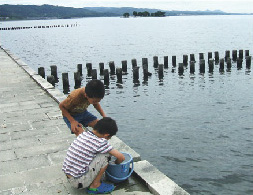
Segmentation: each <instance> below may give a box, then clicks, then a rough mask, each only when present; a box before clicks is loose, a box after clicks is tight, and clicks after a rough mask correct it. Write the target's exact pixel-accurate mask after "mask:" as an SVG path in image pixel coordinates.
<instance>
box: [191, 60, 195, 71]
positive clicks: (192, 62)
mask: <svg viewBox="0 0 253 195" xmlns="http://www.w3.org/2000/svg"><path fill="white" fill-rule="evenodd" d="M190 73H191V74H194V73H195V61H191V62H190Z"/></svg>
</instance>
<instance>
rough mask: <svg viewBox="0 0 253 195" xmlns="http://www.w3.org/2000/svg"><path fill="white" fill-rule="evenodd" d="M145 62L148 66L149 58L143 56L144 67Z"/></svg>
mask: <svg viewBox="0 0 253 195" xmlns="http://www.w3.org/2000/svg"><path fill="white" fill-rule="evenodd" d="M145 64H146V65H147V66H148V58H142V67H143V66H144V65H145Z"/></svg>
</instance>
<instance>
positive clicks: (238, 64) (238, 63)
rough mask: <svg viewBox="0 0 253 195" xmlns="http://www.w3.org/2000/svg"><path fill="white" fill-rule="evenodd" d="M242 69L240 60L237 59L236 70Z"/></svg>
mask: <svg viewBox="0 0 253 195" xmlns="http://www.w3.org/2000/svg"><path fill="white" fill-rule="evenodd" d="M241 68H242V58H237V69H238V70H239V69H241Z"/></svg>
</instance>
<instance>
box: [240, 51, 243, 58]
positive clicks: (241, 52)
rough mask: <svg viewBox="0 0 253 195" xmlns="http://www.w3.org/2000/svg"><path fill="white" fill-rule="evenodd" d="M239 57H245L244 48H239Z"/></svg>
mask: <svg viewBox="0 0 253 195" xmlns="http://www.w3.org/2000/svg"><path fill="white" fill-rule="evenodd" d="M239 58H240V59H243V50H242V49H240V50H239Z"/></svg>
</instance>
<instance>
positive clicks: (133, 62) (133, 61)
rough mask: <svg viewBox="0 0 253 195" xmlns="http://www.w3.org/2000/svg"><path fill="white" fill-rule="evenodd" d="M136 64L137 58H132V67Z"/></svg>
mask: <svg viewBox="0 0 253 195" xmlns="http://www.w3.org/2000/svg"><path fill="white" fill-rule="evenodd" d="M136 66H137V60H136V59H132V68H134V67H136Z"/></svg>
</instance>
